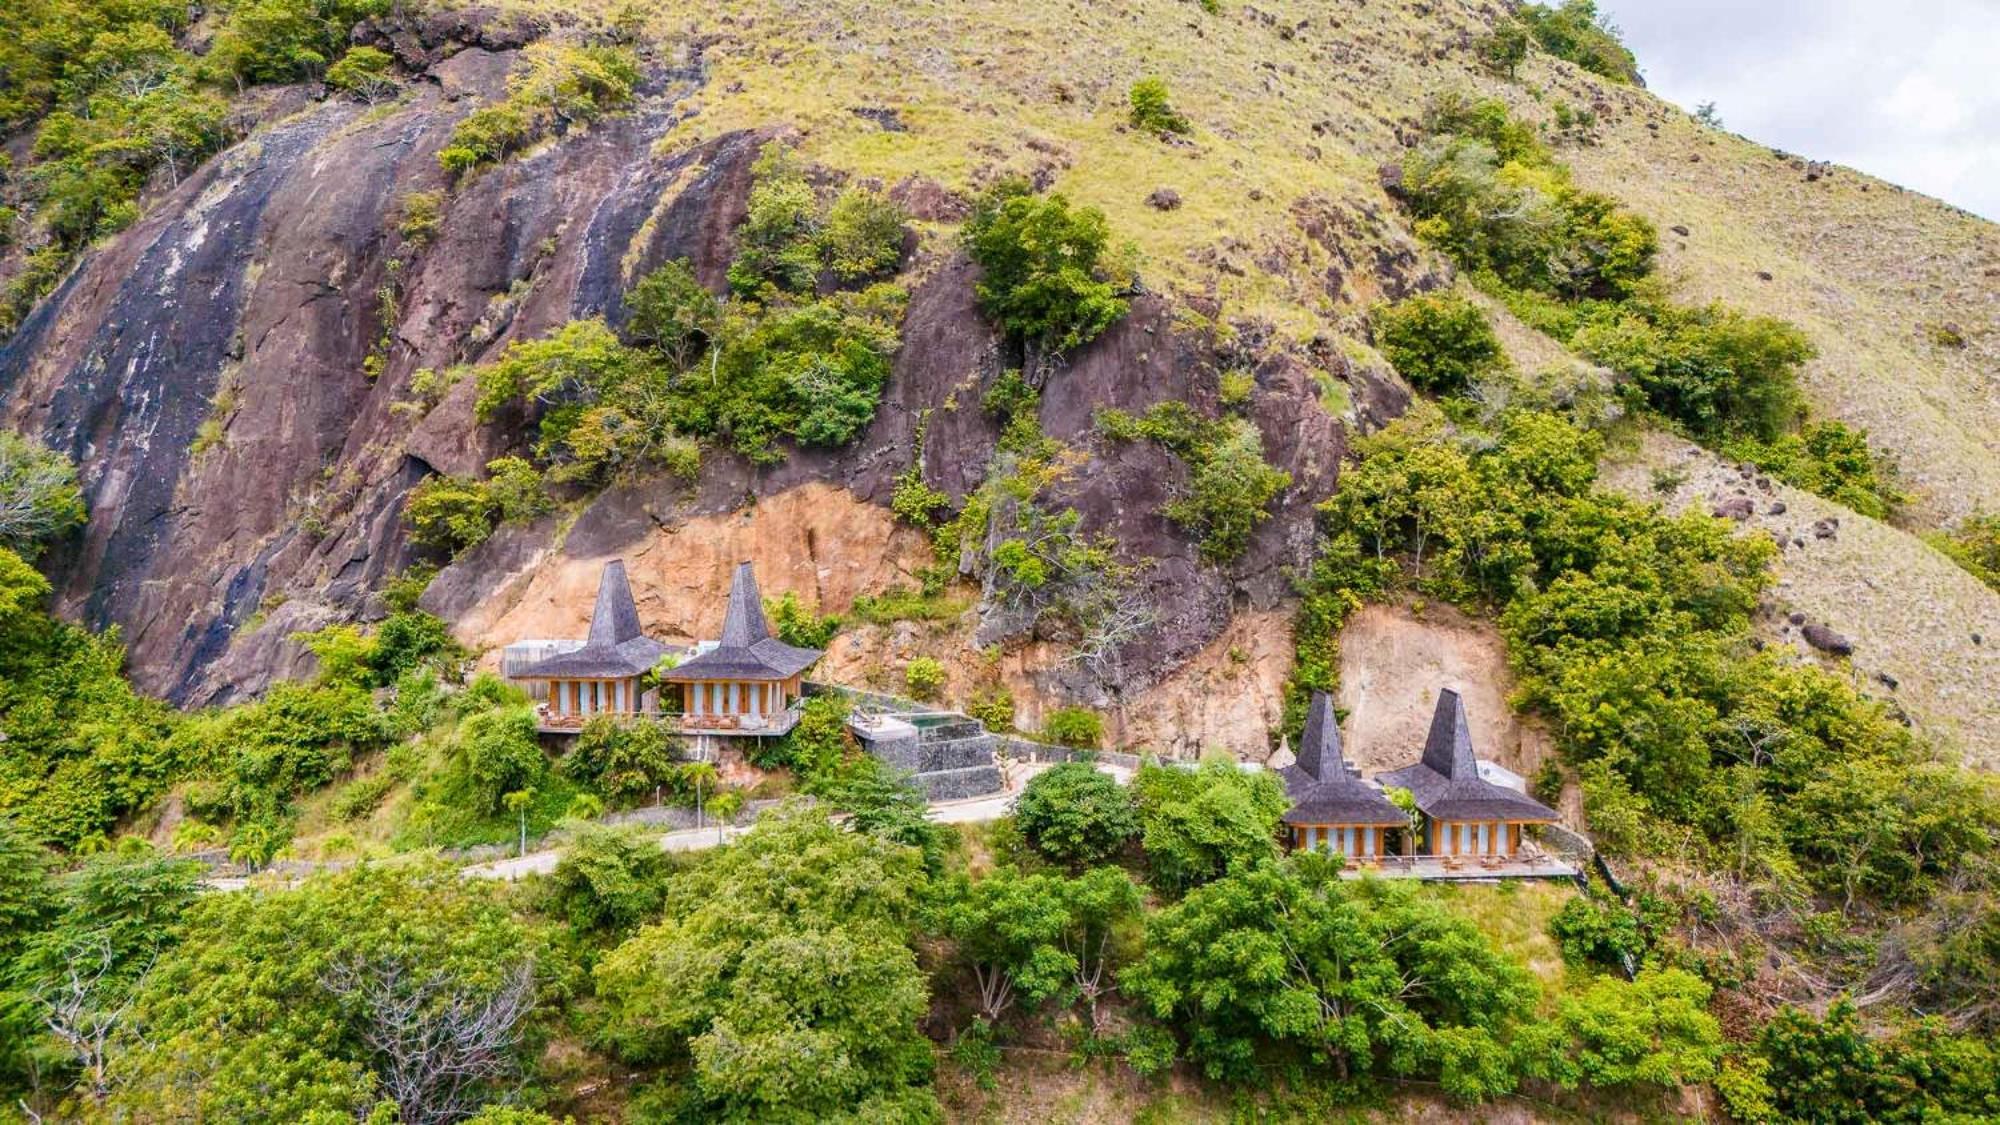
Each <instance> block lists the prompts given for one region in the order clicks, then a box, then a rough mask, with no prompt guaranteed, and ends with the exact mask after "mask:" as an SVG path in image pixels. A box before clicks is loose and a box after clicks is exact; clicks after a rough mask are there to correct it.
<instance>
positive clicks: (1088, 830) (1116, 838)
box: [1014, 762, 1139, 871]
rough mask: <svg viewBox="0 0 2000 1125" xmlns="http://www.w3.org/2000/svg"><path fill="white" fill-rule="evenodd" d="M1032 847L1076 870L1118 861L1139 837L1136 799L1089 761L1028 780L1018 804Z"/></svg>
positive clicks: (1019, 820) (1017, 815)
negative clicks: (1133, 801)
mask: <svg viewBox="0 0 2000 1125" xmlns="http://www.w3.org/2000/svg"><path fill="white" fill-rule="evenodd" d="M1014 820H1015V823H1016V824H1018V825H1019V826H1020V829H1021V836H1022V838H1023V839H1025V840H1026V841H1027V842H1028V845H1029V846H1030V847H1032V848H1034V849H1035V850H1036V851H1038V852H1040V853H1041V854H1042V855H1043V856H1045V857H1047V858H1048V859H1049V860H1051V861H1053V862H1055V863H1060V864H1063V865H1064V866H1066V867H1068V868H1070V869H1071V870H1073V871H1081V870H1082V869H1084V868H1086V867H1094V866H1096V865H1098V864H1100V863H1104V862H1106V861H1109V860H1112V859H1115V858H1116V857H1117V856H1118V855H1119V853H1121V852H1123V851H1124V850H1125V847H1126V845H1128V844H1129V843H1131V842H1132V840H1133V838H1134V837H1136V836H1138V834H1139V814H1138V813H1137V811H1135V810H1134V809H1133V807H1132V797H1131V795H1130V794H1128V793H1127V792H1125V789H1124V787H1123V786H1121V785H1119V784H1118V782H1117V781H1116V780H1114V779H1113V778H1111V777H1110V776H1109V775H1107V774H1104V773H1100V772H1099V771H1098V770H1097V767H1095V766H1093V765H1091V764H1090V763H1089V762H1063V763H1061V764H1059V765H1056V766H1053V767H1051V768H1049V769H1047V770H1044V771H1043V772H1041V773H1038V774H1036V775H1035V776H1034V777H1032V778H1030V779H1029V780H1028V784H1027V786H1026V787H1024V788H1023V789H1022V790H1021V796H1020V797H1019V798H1018V799H1016V801H1015V802H1014Z"/></svg>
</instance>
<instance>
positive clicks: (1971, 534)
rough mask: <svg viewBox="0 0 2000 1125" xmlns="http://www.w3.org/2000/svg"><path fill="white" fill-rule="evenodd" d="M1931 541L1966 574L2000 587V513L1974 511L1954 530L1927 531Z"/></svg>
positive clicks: (1926, 537)
mask: <svg viewBox="0 0 2000 1125" xmlns="http://www.w3.org/2000/svg"><path fill="white" fill-rule="evenodd" d="M1924 542H1926V543H1929V544H1930V545H1931V546H1932V547H1935V548H1936V549H1937V550H1938V551H1940V552H1942V553H1943V554H1944V556H1945V557H1946V558H1948V559H1950V560H1951V561H1953V562H1955V563H1957V564H1958V565H1959V566H1961V567H1963V568H1965V571H1966V573H1968V574H1971V575H1972V576H1973V577H1975V578H1977V579H1979V580H1980V581H1981V582H1984V583H1986V584H1987V585H1988V586H1991V587H1993V588H1994V589H1995V590H2000V514H1994V515H1984V514H1979V513H1974V514H1973V515H1970V516H1967V517H1965V519H1964V520H1962V521H1960V523H1959V525H1958V527H1957V528H1955V529H1953V530H1951V531H1932V532H1926V533H1925V535H1924Z"/></svg>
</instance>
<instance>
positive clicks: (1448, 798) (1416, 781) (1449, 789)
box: [1377, 688, 1556, 821]
mask: <svg viewBox="0 0 2000 1125" xmlns="http://www.w3.org/2000/svg"><path fill="white" fill-rule="evenodd" d="M1377 780H1379V781H1380V782H1381V783H1382V784H1383V785H1393V786H1396V787H1398V788H1402V789H1408V790H1409V791H1410V795H1411V796H1413V797H1415V798H1416V799H1417V807H1418V808H1420V809H1422V810H1423V811H1424V812H1425V813H1426V814H1427V815H1429V816H1433V817H1436V818H1438V819H1439V820H1514V821H1553V820H1555V819H1556V812H1555V810H1554V809H1551V808H1550V807H1548V806H1547V805H1544V804H1542V803H1541V802H1540V801H1537V800H1535V799H1534V798H1533V797H1530V796H1528V795H1527V794H1526V793H1518V792H1515V791H1514V790H1512V789H1509V788H1507V787H1506V786H1504V785H1495V784H1493V783H1492V782H1490V781H1487V780H1486V779H1485V778H1482V777H1480V776H1479V758H1478V756H1477V755H1475V754H1474V753H1473V752H1472V731H1471V730H1470V728H1468V727H1467V725H1466V722H1465V704H1464V703H1463V702H1462V701H1461V700H1460V699H1459V698H1458V693H1457V692H1455V691H1453V690H1451V689H1450V688H1446V689H1444V690H1443V691H1442V692H1440V693H1439V695H1438V705H1437V712H1436V713H1435V714H1433V715H1432V716H1431V732H1430V737H1429V738H1427V739H1425V740H1424V756H1423V758H1422V760H1420V761H1418V762H1417V764H1416V765H1414V766H1405V767H1403V768H1402V769H1399V770H1395V771H1393V772H1390V773H1385V774H1383V775H1382V776H1381V777H1380V778H1378V779H1377Z"/></svg>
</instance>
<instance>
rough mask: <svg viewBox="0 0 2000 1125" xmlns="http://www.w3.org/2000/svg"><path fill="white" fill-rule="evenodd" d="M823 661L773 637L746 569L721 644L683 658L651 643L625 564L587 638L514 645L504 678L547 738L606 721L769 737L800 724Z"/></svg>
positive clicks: (614, 567) (616, 568)
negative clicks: (673, 696)
mask: <svg viewBox="0 0 2000 1125" xmlns="http://www.w3.org/2000/svg"><path fill="white" fill-rule="evenodd" d="M819 657H820V653H819V652H818V651H817V650H815V649H806V648H797V647H794V646H792V645H788V644H786V643H784V642H783V641H781V640H778V639H777V638H776V637H773V636H772V635H771V631H770V627H769V626H768V625H767V624H766V623H765V620H764V605H763V601H762V599H761V598H760V596H759V595H758V592H757V576H756V573H755V572H754V571H753V569H752V568H751V565H750V564H749V563H748V562H744V563H739V564H738V565H737V567H736V572H735V575H734V576H733V578H732V579H731V581H730V586H729V603H728V605H727V606H726V607H725V610H724V613H723V619H722V637H721V639H720V640H715V641H702V642H699V643H697V644H695V645H694V647H693V648H692V649H688V650H682V649H678V648H675V647H674V646H671V645H668V644H666V643H665V642H662V641H658V640H655V639H653V638H651V637H648V636H646V635H645V632H644V630H643V628H642V627H641V625H640V623H639V610H638V607H637V606H636V605H635V604H634V602H633V600H632V586H631V583H630V582H629V581H628V580H627V579H626V576H625V564H624V563H623V562H619V561H617V560H613V561H611V562H608V563H606V564H604V572H603V574H602V576H601V577H600V578H599V579H598V586H597V603H596V605H595V607H594V608H593V609H592V611H591V617H590V633H589V635H588V636H587V637H586V638H585V639H584V640H582V641H520V642H516V643H515V644H512V645H509V646H507V651H506V653H505V655H504V657H503V670H504V672H505V674H506V676H507V678H509V679H511V680H514V681H516V682H517V683H520V684H521V685H522V686H524V687H526V688H528V690H529V692H530V694H532V695H533V696H534V697H535V699H536V700H537V704H536V722H537V726H538V727H539V728H540V729H541V730H542V731H543V732H544V733H554V734H573V733H575V732H577V731H579V730H581V729H583V726H584V724H586V723H588V722H590V721H591V720H592V719H595V718H598V717H599V716H604V715H609V716H612V717H613V718H615V719H621V720H636V719H641V718H657V719H659V720H661V721H663V722H667V723H669V724H671V725H672V726H673V727H674V728H675V729H677V730H678V731H679V732H680V733H682V734H692V735H734V736H747V737H772V736H775V735H781V734H784V733H785V732H787V731H789V730H791V729H792V727H793V726H794V725H796V724H797V722H798V702H799V698H800V695H801V692H802V688H803V676H804V674H805V671H806V669H808V668H810V667H811V666H812V665H813V663H814V662H815V661H817V660H818V659H819ZM648 679H652V680H656V681H658V686H649V685H648V683H647V681H648ZM662 691H675V692H677V694H678V695H679V703H680V707H679V709H678V712H675V711H674V710H673V709H671V708H667V709H663V708H662V707H661V699H660V693H661V692H662Z"/></svg>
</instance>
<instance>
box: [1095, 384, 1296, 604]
mask: <svg viewBox="0 0 2000 1125" xmlns="http://www.w3.org/2000/svg"><path fill="white" fill-rule="evenodd" d="M1097 427H1098V429H1099V431H1100V432H1102V433H1103V434H1104V435H1105V436H1106V437H1109V438H1111V439H1113V440H1114V441H1133V440H1137V439H1139V438H1150V439H1151V440H1153V441H1156V442H1158V443H1159V444H1160V445H1162V446H1164V447H1166V448H1167V449H1168V450H1169V451H1171V452H1172V453H1173V454H1174V455H1175V456H1176V457H1179V458H1180V459H1181V460H1182V461H1183V462H1185V463H1186V464H1187V466H1188V470H1189V478H1190V479H1189V487H1188V491H1187V492H1186V494H1184V495H1182V496H1180V497H1177V498H1176V499H1174V500H1171V501H1169V502H1167V503H1166V504H1165V505H1163V506H1162V507H1161V508H1160V514H1161V515H1164V516H1166V517H1167V518H1168V519H1170V520H1172V521H1173V522H1174V523H1176V524H1178V525H1180V527H1181V528H1182V529H1183V530H1185V531H1187V532H1188V533H1189V534H1191V535H1193V536H1195V537H1196V539H1197V540H1198V541H1199V542H1200V544H1201V554H1202V557H1203V558H1204V559H1206V560H1208V561H1209V562H1212V563H1217V564H1222V563H1228V562H1231V561H1233V560H1234V559H1236V558H1237V557H1238V556H1240V555H1241V554H1242V553H1243V552H1244V550H1245V549H1246V548H1248V547H1249V545H1250V536H1251V533H1253V532H1254V531H1255V530H1256V529H1257V525H1258V524H1260V523H1262V522H1264V521H1265V520H1266V519H1268V518H1270V514H1271V513H1270V511H1269V507H1270V504H1271V501H1273V500H1275V499H1277V497H1278V494H1279V493H1281V492H1283V491H1284V490H1285V489H1286V488H1289V487H1291V483H1292V477H1291V474H1290V473H1286V472H1284V471H1282V470H1279V469H1275V468H1273V467H1271V466H1270V465H1269V464H1266V463H1265V461H1264V441H1263V437H1262V436H1261V435H1260V434H1259V433H1258V432H1257V427H1256V426H1255V425H1253V424H1252V423H1251V422H1250V421H1249V420H1247V419H1244V418H1228V419H1224V420H1223V421H1220V422H1214V421H1210V420H1209V419H1206V418H1203V417H1202V416H1200V415H1199V414H1196V413H1195V412H1194V408H1193V407H1190V406H1189V405H1188V404H1186V403H1184V402H1176V401H1171V400H1170V401H1167V402H1162V403H1159V404H1158V405H1156V406H1154V407H1153V408H1152V409H1150V410H1148V411H1147V412H1146V413H1145V414H1144V415H1141V416H1139V417H1133V416H1132V415H1130V414H1127V413H1125V412H1124V411H1122V410H1101V411H1099V412H1098V414H1097Z"/></svg>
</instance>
